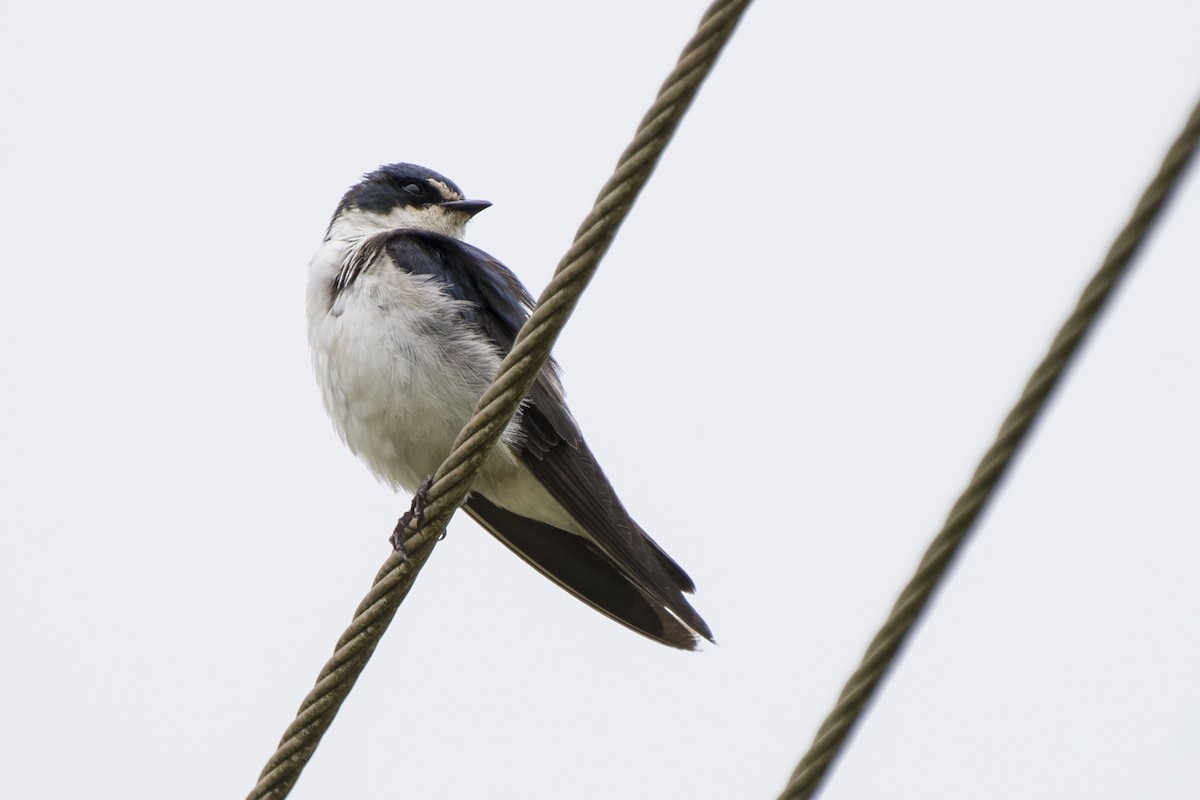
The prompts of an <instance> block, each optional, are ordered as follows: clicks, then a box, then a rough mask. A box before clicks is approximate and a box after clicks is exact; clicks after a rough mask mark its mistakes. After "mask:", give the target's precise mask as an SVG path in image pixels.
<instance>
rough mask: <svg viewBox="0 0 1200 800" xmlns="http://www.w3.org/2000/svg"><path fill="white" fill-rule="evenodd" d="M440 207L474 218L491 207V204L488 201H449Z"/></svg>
mask: <svg viewBox="0 0 1200 800" xmlns="http://www.w3.org/2000/svg"><path fill="white" fill-rule="evenodd" d="M438 205H440V206H441V207H442V208H445V209H448V210H450V211H458V212H460V213H463V214H466V215H467V216H468V217H473V216H475V215H476V214H478V213H479V212H480V211H483V210H484V209H485V208H487V207H488V206H490V205H491V203H489V202H488V201H487V200H447V201H446V202H444V203H439V204H438Z"/></svg>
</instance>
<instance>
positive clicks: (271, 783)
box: [248, 0, 750, 800]
mask: <svg viewBox="0 0 1200 800" xmlns="http://www.w3.org/2000/svg"><path fill="white" fill-rule="evenodd" d="M749 5H750V0H717V1H716V2H714V3H713V4H712V5H711V6H710V7H709V8H708V10H707V11H705V13H704V16H703V17H702V18H701V21H700V25H699V28H698V29H697V31H696V33H695V35H693V37H692V39H691V40H690V41H689V42H688V44H687V46H686V47H685V48H684V50H683V53H682V55H681V56H680V58H679V62H678V63H677V64H676V66H675V69H674V70H672V72H671V74H670V75H669V76H668V78H667V80H666V81H665V82H664V84H663V86H662V88H661V89H660V90H659V93H658V96H657V97H656V98H655V101H654V104H653V105H652V106H651V108H650V110H649V111H648V112H647V113H646V116H645V117H644V118H643V119H642V121H641V123H640V124H639V126H638V129H637V132H636V133H635V134H634V138H633V141H632V142H631V143H630V145H629V146H628V147H627V148H626V149H625V152H624V153H622V154H621V157H620V159H619V160H618V163H617V167H616V170H615V171H614V173H613V176H612V177H611V178H609V180H608V182H607V183H606V184H605V185H604V187H603V188H602V189H601V190H600V194H599V196H598V197H597V199H596V203H595V206H594V207H593V209H592V211H591V212H590V213H589V214H588V215H587V217H586V218H585V219H584V221H583V224H582V225H581V226H580V228H579V230H578V232H577V233H576V234H575V241H574V242H573V243H572V245H571V247H570V249H569V250H568V251H567V253H566V255H564V256H563V258H562V260H561V261H559V264H558V267H557V269H556V271H555V274H554V277H553V278H552V279H551V281H550V283H549V285H547V287H546V289H545V291H543V292H542V296H541V297H540V298H538V302H537V306H536V307H535V309H534V311H533V313H532V315H531V316H530V318H529V320H528V321H527V322H526V324H525V325H524V327H522V328H521V331H520V333H519V334H518V335H517V339H516V342H515V343H514V344H513V348H512V351H511V352H510V353H509V354H508V357H507V358H505V359H504V362H503V364H502V365H501V367H500V370H499V372H498V373H497V375H496V378H495V381H494V382H493V383H492V386H491V388H489V389H488V391H487V392H486V393H485V394H484V395H483V397H482V398H480V400H479V403H478V404H477V405H476V407H475V413H474V415H473V416H472V418H471V420H470V421H469V422H468V423H467V426H466V427H465V428H464V429H463V430H462V432H461V433H460V434H459V436H458V439H457V441H456V442H455V445H454V448H453V450H452V451H451V453H450V455H449V456H448V457H447V459H446V461H445V462H444V463H443V464H442V466H441V467H440V468H439V469H438V470H437V472H436V473H435V476H434V482H433V485H432V486H431V487H430V488H429V490H428V491H427V492H426V503H425V509H424V522H423V523H422V525H421V526H420V529H419V530H415V529H414V527H413V526H410V527H409V529H408V530H407V535H406V537H405V548H406V550H407V552H408V554H409V560H405V559H403V558H402V557H400V556H398V555H395V554H393V555H392V556H390V557H389V558H388V560H387V561H386V562H385V563H384V565H383V567H382V568H381V569H380V571H379V574H378V575H377V576H376V578H375V583H374V585H372V587H371V589H370V591H369V592H368V593H367V596H366V597H365V598H364V599H363V601H362V603H361V604H360V605H359V607H358V609H357V610H356V611H355V614H354V619H353V621H352V622H351V623H350V626H349V627H348V628H347V629H346V631H345V632H344V633H343V634H342V636H341V638H340V639H339V640H338V643H337V647H336V648H335V650H334V654H333V656H332V657H331V658H330V660H329V662H328V663H327V664H326V665H325V667H324V668H323V669H322V670H321V673H320V675H319V676H318V677H317V683H316V686H314V687H313V690H312V691H311V692H310V693H309V694H308V696H307V697H305V698H304V701H303V703H302V704H301V706H300V710H299V712H298V713H297V716H296V719H295V720H294V721H293V722H292V724H291V725H290V726H288V729H287V730H286V731H285V732H284V734H283V738H282V739H281V740H280V742H279V747H278V749H277V750H276V752H275V754H274V755H273V756H271V758H270V759H269V760H268V761H267V765H266V766H265V767H264V768H263V771H262V774H261V775H260V776H259V780H258V784H257V785H256V786H255V787H254V789H253V790H252V791H251V792H250V794H249V795H248V798H250V800H266V799H267V798H271V799H272V800H281V798H284V797H286V796H287V795H288V793H289V792H291V789H292V786H293V785H295V782H296V780H297V778H299V776H300V772H301V771H302V770H303V769H304V767H305V765H306V764H307V763H308V760H309V759H310V758H311V757H312V754H313V752H314V751H315V750H316V748H317V745H318V744H319V743H320V740H321V737H322V736H323V735H324V733H325V731H326V730H328V728H329V725H330V724H331V723H332V722H333V718H334V716H335V715H336V714H337V712H338V709H339V708H340V707H341V705H342V702H343V701H344V700H345V699H346V697H347V696H348V695H349V693H350V690H351V689H352V688H353V687H354V683H355V682H356V681H357V680H358V676H359V675H360V674H361V672H362V670H363V668H364V667H365V666H366V663H367V660H368V659H370V657H371V654H372V653H373V652H374V651H375V647H376V645H378V643H379V640H380V638H381V637H382V636H383V633H384V631H385V630H386V629H387V627H388V625H389V624H390V623H391V621H392V618H393V617H394V616H395V614H396V610H397V609H398V608H399V605H400V603H401V602H402V601H403V599H404V597H405V596H406V595H407V594H408V590H409V588H410V587H411V586H412V584H413V582H414V581H415V580H416V576H417V573H418V572H419V570H420V568H421V566H422V565H424V563H425V561H426V559H428V558H429V554H430V553H431V552H432V551H433V546H434V544H435V543H436V541H437V538H438V537H439V536H440V535H441V533H442V531H444V530H445V528H446V524H447V523H448V522H449V521H450V517H451V516H452V515H453V514H454V512H455V510H457V509H458V507H459V506H460V505H461V504H462V502H463V499H464V498H465V497H466V494H467V492H468V491H469V489H470V487H471V483H472V481H473V480H474V478H475V474H476V473H477V472H478V471H479V468H480V466H481V465H482V464H483V462H484V461H485V460H486V459H487V455H488V453H490V452H491V448H492V447H493V446H494V445H495V444H496V442H497V441H498V440H499V438H500V434H501V433H502V432H503V430H504V428H505V426H507V425H508V422H509V420H510V419H511V418H512V416H513V414H514V413H515V412H516V410H517V407H518V406H519V405H520V403H521V401H522V400H523V399H524V397H525V395H526V393H527V392H528V391H529V387H530V386H531V385H532V384H533V380H534V378H535V377H536V376H537V372H538V370H539V369H541V367H542V365H543V364H544V363H545V361H546V359H547V358H548V357H549V354H550V348H551V347H552V346H553V344H554V342H555V340H556V339H557V338H558V334H559V332H560V331H561V330H562V328H563V326H564V325H565V324H566V321H567V318H568V317H569V316H570V315H571V312H572V311H573V310H574V309H575V306H576V304H577V303H578V301H579V297H580V295H581V294H582V293H583V290H584V289H585V288H587V285H588V283H589V282H590V281H591V278H592V276H593V275H594V274H595V272H596V269H597V267H598V266H599V263H600V259H601V258H602V257H603V256H604V254H605V253H606V252H607V251H608V248H609V246H610V245H611V244H612V241H613V239H614V238H615V237H616V234H617V230H618V229H619V228H620V226H621V223H622V222H624V220H625V217H626V216H627V215H628V213H629V210H630V209H631V208H632V206H633V203H634V201H635V200H636V199H637V196H638V195H639V194H640V193H641V190H642V188H643V187H644V186H645V185H646V182H647V181H648V180H649V178H650V174H651V173H652V172H653V171H654V167H655V166H656V165H657V164H658V161H659V159H660V158H661V156H662V153H663V151H664V149H665V148H666V146H667V143H668V142H669V141H670V139H671V137H672V135H674V133H675V129H676V128H677V127H678V125H679V122H680V120H682V118H683V115H684V113H685V112H686V111H687V109H688V107H689V106H690V105H691V102H692V99H693V98H694V97H695V95H696V92H697V91H698V90H699V88H700V85H701V84H702V83H703V82H704V79H705V78H706V77H708V74H709V72H710V71H711V70H712V67H713V65H714V64H715V62H716V60H717V57H718V55H720V53H721V50H722V48H723V47H724V46H725V44H726V43H727V42H728V41H729V39H730V37H731V36H732V35H733V31H734V28H735V27H736V26H737V23H738V22H739V21H740V20H741V17H742V14H743V13H744V12H745V10H746V8H747V7H748V6H749Z"/></svg>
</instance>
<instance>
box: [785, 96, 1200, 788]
mask: <svg viewBox="0 0 1200 800" xmlns="http://www.w3.org/2000/svg"><path fill="white" fill-rule="evenodd" d="M1198 140H1200V104H1197V106H1196V107H1195V109H1193V111H1192V114H1191V116H1190V117H1189V118H1188V121H1187V123H1186V124H1185V125H1184V128H1183V131H1182V132H1181V133H1180V134H1179V137H1178V138H1177V139H1176V140H1175V142H1174V144H1172V145H1171V149H1170V150H1169V151H1168V152H1167V155H1166V158H1164V159H1163V163H1162V166H1161V167H1160V168H1159V172H1158V174H1157V175H1156V176H1155V177H1154V180H1152V181H1151V182H1150V185H1149V186H1148V187H1147V188H1146V191H1145V192H1144V193H1143V194H1142V197H1141V200H1139V201H1138V204H1137V208H1135V209H1134V212H1133V216H1132V217H1131V218H1130V220H1129V222H1127V223H1126V224H1125V227H1124V229H1123V230H1122V231H1121V233H1120V234H1119V235H1118V236H1117V239H1116V241H1115V242H1114V243H1113V245H1112V247H1111V248H1110V249H1109V251H1108V255H1107V256H1105V258H1104V263H1103V264H1101V266H1100V269H1099V270H1098V271H1097V272H1096V275H1095V276H1094V277H1093V278H1092V280H1091V281H1090V282H1089V283H1088V285H1087V287H1086V288H1085V289H1084V290H1083V294H1082V296H1081V297H1080V298H1079V303H1078V305H1076V307H1075V310H1074V311H1073V312H1071V316H1070V317H1069V318H1068V319H1067V321H1066V322H1065V323H1064V324H1063V326H1062V328H1061V329H1060V330H1059V332H1058V335H1057V336H1055V337H1054V342H1053V343H1052V344H1051V345H1050V351H1049V352H1048V353H1047V354H1046V356H1045V358H1043V359H1042V363H1040V364H1038V366H1037V369H1035V370H1034V371H1033V376H1032V377H1031V378H1030V379H1029V383H1028V384H1026V386H1025V391H1024V392H1023V393H1022V394H1021V398H1020V399H1019V400H1018V401H1017V404H1016V406H1015V407H1014V408H1013V410H1012V411H1011V412H1009V414H1008V416H1007V417H1006V418H1005V419H1004V422H1003V424H1002V425H1001V426H1000V432H999V433H998V434H997V436H996V441H995V443H994V444H992V446H991V447H990V448H989V449H988V451H987V453H985V454H984V456H983V459H982V460H981V461H980V462H979V466H978V467H977V468H976V470H975V474H974V475H973V476H972V477H971V481H970V483H969V484H968V485H967V488H966V489H965V490H964V491H963V493H962V495H961V496H960V497H959V498H958V500H957V501H956V502H955V503H954V506H953V507H952V508H951V509H950V516H949V517H948V518H947V519H946V523H945V525H944V526H943V527H942V530H941V531H940V532H939V533H938V535H937V536H936V537H935V538H934V540H933V543H932V544H931V545H930V546H929V549H928V550H927V551H926V552H925V556H924V558H922V560H921V564H920V566H918V567H917V571H916V574H915V575H913V577H912V579H911V580H910V581H909V582H908V585H907V586H905V587H904V589H903V591H901V592H900V598H899V599H898V600H897V601H896V605H895V606H894V607H893V608H892V612H891V615H890V616H889V617H888V619H887V621H886V622H885V623H884V624H883V627H882V628H881V629H880V631H879V633H878V634H876V635H875V638H874V639H873V640H872V641H871V644H870V646H868V647H867V652H866V655H864V656H863V660H862V663H861V664H860V665H859V667H858V669H856V670H855V671H854V674H853V675H852V676H851V677H850V680H849V681H848V682H847V683H846V686H845V688H844V689H842V694H841V696H840V697H839V698H838V700H837V703H836V704H835V706H834V708H833V711H831V712H830V714H829V716H828V717H826V719H825V722H824V723H822V725H821V727H820V729H819V730H818V731H817V735H816V738H815V739H814V740H813V743H812V746H811V747H810V748H809V750H808V752H807V753H805V754H804V757H803V758H802V759H800V763H799V764H798V765H797V766H796V769H795V771H794V772H793V773H792V776H791V778H790V779H789V781H788V785H787V787H786V788H785V789H784V791H783V794H781V795H780V796H779V797H780V800H806V799H807V798H810V797H812V796H813V795H814V794H815V793H816V791H817V789H818V788H819V787H820V785H821V783H822V781H823V780H824V778H825V776H826V774H827V773H828V771H829V768H830V767H831V766H832V764H833V761H834V759H836V758H837V757H838V755H839V754H840V753H841V750H842V748H843V746H844V745H845V742H846V739H847V738H848V737H849V735H850V732H851V731H852V730H853V729H854V726H855V724H856V723H857V722H858V720H859V718H860V716H861V715H862V713H863V711H864V710H865V708H866V705H867V703H868V702H870V700H871V698H872V696H873V695H874V694H875V691H876V690H877V689H878V688H879V684H880V682H882V680H883V678H884V676H885V675H886V674H887V672H888V670H889V669H890V668H891V666H892V665H893V664H894V663H895V660H896V656H897V655H898V654H899V652H900V649H901V648H902V647H903V646H904V643H905V641H906V640H907V638H908V636H909V635H910V634H911V633H912V631H913V628H914V627H915V625H916V623H917V620H918V619H919V618H920V616H921V613H922V612H923V611H924V610H925V608H926V606H927V605H928V604H929V600H930V598H931V597H932V596H933V593H934V591H935V590H936V589H937V587H938V585H939V582H940V581H941V579H942V577H943V576H944V575H945V573H946V570H947V568H949V566H950V564H951V562H952V561H953V560H954V557H955V555H957V553H958V552H959V550H960V549H961V548H962V545H963V543H964V542H965V541H966V538H967V535H968V534H970V533H971V530H972V528H973V527H974V524H975V522H976V520H977V519H978V518H979V515H980V514H981V513H982V511H983V509H984V508H985V507H986V506H987V504H988V502H989V501H990V500H991V499H992V497H993V495H994V494H995V491H996V488H997V485H998V484H999V483H1000V480H1001V478H1003V477H1004V474H1005V472H1006V471H1007V469H1008V467H1009V466H1010V465H1011V463H1012V460H1013V457H1014V456H1015V455H1016V453H1017V450H1018V449H1019V448H1020V447H1021V445H1022V444H1023V443H1024V441H1025V439H1026V437H1027V436H1028V434H1029V432H1030V430H1031V429H1032V427H1033V424H1034V423H1035V422H1036V421H1037V418H1038V416H1039V415H1040V414H1041V412H1042V411H1043V410H1044V409H1045V407H1046V403H1047V401H1048V400H1049V398H1050V395H1051V393H1052V392H1053V390H1054V388H1055V386H1057V385H1058V383H1059V381H1060V379H1061V378H1062V376H1063V374H1064V372H1065V371H1066V369H1067V367H1068V366H1070V364H1071V361H1072V358H1073V357H1074V356H1075V354H1076V353H1077V352H1078V350H1079V346H1080V344H1082V343H1083V340H1084V338H1085V337H1086V336H1087V335H1088V333H1089V332H1090V331H1091V330H1092V328H1093V327H1094V326H1095V323H1096V320H1097V319H1098V317H1099V315H1100V312H1101V311H1103V309H1104V307H1105V304H1106V303H1107V302H1108V301H1109V300H1110V299H1111V297H1112V295H1113V292H1114V291H1115V290H1116V288H1117V285H1118V284H1119V283H1120V281H1121V279H1122V278H1123V277H1124V276H1125V275H1126V274H1127V272H1128V270H1129V267H1130V265H1131V263H1132V261H1133V258H1134V256H1135V255H1136V254H1137V253H1138V251H1139V249H1140V248H1141V246H1142V244H1143V243H1144V242H1145V241H1146V238H1147V236H1148V235H1149V233H1150V231H1151V229H1152V228H1153V225H1154V223H1155V222H1156V221H1157V220H1158V218H1159V215H1160V212H1161V211H1162V210H1163V207H1164V206H1165V205H1166V202H1167V200H1168V199H1169V198H1170V196H1171V194H1172V193H1173V192H1174V191H1175V189H1176V188H1177V187H1178V186H1179V183H1180V178H1181V176H1182V174H1183V172H1184V169H1185V168H1186V167H1187V165H1188V163H1189V161H1190V160H1191V159H1192V157H1193V155H1194V154H1195V151H1196V145H1197V141H1198Z"/></svg>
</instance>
